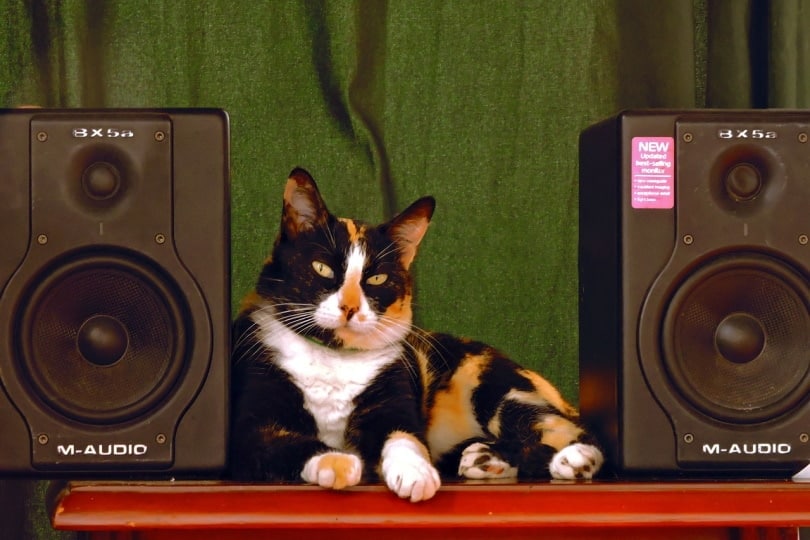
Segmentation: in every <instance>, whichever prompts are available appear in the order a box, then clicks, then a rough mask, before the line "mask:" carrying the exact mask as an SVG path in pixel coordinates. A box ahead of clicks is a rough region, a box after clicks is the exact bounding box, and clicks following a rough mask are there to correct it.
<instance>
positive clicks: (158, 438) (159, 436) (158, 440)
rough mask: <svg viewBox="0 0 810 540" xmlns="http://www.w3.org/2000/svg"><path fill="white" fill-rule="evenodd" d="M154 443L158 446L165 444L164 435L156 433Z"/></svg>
mask: <svg viewBox="0 0 810 540" xmlns="http://www.w3.org/2000/svg"><path fill="white" fill-rule="evenodd" d="M155 442H156V443H158V444H166V435H164V434H163V433H158V434H157V436H156V437H155Z"/></svg>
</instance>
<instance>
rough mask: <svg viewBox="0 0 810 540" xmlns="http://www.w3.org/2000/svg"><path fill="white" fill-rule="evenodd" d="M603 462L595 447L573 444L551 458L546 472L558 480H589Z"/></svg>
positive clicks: (600, 453)
mask: <svg viewBox="0 0 810 540" xmlns="http://www.w3.org/2000/svg"><path fill="white" fill-rule="evenodd" d="M603 462H604V457H603V456H602V452H601V451H600V450H599V449H598V448H597V447H595V446H593V445H590V444H583V443H574V444H570V445H568V446H566V447H565V448H563V449H562V450H560V451H559V452H557V453H556V454H554V457H552V458H551V463H550V464H549V466H548V470H549V472H550V473H551V477H552V478H556V479H558V480H590V479H591V478H593V475H594V474H596V473H597V471H598V470H599V468H600V467H601V466H602V463H603Z"/></svg>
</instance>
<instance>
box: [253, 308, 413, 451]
mask: <svg viewBox="0 0 810 540" xmlns="http://www.w3.org/2000/svg"><path fill="white" fill-rule="evenodd" d="M251 317H252V319H253V321H254V322H255V323H256V324H258V325H259V327H260V328H261V338H262V341H263V342H264V344H265V345H267V346H268V347H270V348H272V349H274V350H275V351H276V364H277V365H278V366H279V367H280V368H282V369H283V370H284V371H286V372H287V373H289V374H290V376H291V378H292V380H293V382H294V383H295V385H296V386H297V387H298V388H299V389H300V390H301V392H302V393H303V394H304V407H305V408H306V409H307V410H308V411H309V412H310V413H311V414H312V416H313V417H314V418H315V422H316V423H317V426H318V438H319V439H320V440H321V441H323V442H324V443H325V444H327V445H329V446H330V447H332V448H335V449H338V450H342V449H345V438H344V435H345V431H346V423H347V421H348V419H349V415H350V414H351V413H352V411H353V410H354V398H356V397H357V396H358V395H359V394H360V393H361V392H362V391H363V390H365V389H366V388H367V387H368V385H369V383H370V382H371V381H372V380H373V379H374V377H376V376H377V374H379V373H380V371H381V370H382V369H383V368H385V367H386V366H388V365H389V364H391V363H393V362H396V361H397V359H398V358H399V357H400V355H401V354H402V346H401V345H400V344H397V345H392V346H388V347H386V348H384V349H379V350H371V351H358V350H345V349H340V350H336V349H330V348H328V347H324V346H322V345H318V344H316V343H313V342H311V341H309V340H307V339H306V338H304V337H302V336H300V335H298V334H296V333H295V332H293V331H292V330H290V329H289V328H287V327H286V326H284V325H283V324H282V323H280V322H279V321H277V320H276V319H275V317H274V316H273V314H272V312H270V310H257V311H255V312H254V313H253V314H252V315H251Z"/></svg>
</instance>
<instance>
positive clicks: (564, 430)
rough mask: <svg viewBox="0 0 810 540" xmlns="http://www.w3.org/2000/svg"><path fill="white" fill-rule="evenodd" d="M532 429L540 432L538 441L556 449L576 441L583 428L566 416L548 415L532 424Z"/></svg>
mask: <svg viewBox="0 0 810 540" xmlns="http://www.w3.org/2000/svg"><path fill="white" fill-rule="evenodd" d="M534 429H536V430H537V431H538V432H540V433H541V436H540V442H542V443H543V444H547V445H549V446H551V447H552V448H554V449H556V450H562V449H563V448H565V447H566V446H568V445H569V444H571V443H572V442H574V441H576V440H577V439H578V438H579V436H580V435H582V433H583V430H582V428H580V427H579V426H577V425H576V424H574V423H573V422H571V421H570V420H568V419H567V418H563V417H562V416H554V415H548V416H546V417H545V418H543V419H542V420H540V421H539V422H537V423H536V424H535V425H534Z"/></svg>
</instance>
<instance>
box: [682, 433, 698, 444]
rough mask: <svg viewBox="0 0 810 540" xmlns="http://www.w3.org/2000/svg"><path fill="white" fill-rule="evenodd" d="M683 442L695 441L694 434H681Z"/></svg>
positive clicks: (690, 442)
mask: <svg viewBox="0 0 810 540" xmlns="http://www.w3.org/2000/svg"><path fill="white" fill-rule="evenodd" d="M683 442H685V443H686V444H692V443H693V442H695V436H694V435H692V434H691V433H687V434H686V435H684V436H683Z"/></svg>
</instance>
